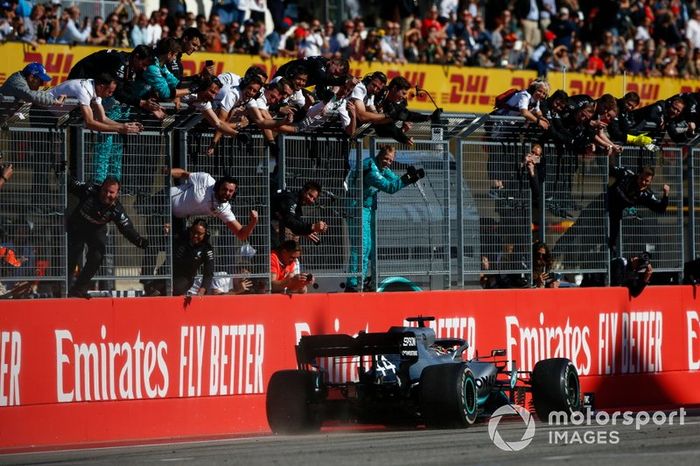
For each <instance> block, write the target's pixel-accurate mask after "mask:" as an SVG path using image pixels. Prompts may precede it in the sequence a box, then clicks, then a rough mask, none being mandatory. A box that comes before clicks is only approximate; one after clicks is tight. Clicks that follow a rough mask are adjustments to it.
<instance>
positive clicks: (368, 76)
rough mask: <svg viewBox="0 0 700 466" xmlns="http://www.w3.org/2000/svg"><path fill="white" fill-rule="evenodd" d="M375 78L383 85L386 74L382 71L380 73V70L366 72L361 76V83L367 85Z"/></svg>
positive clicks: (385, 80)
mask: <svg viewBox="0 0 700 466" xmlns="http://www.w3.org/2000/svg"><path fill="white" fill-rule="evenodd" d="M375 79H378V80H379V81H381V82H382V84H384V85H386V83H387V77H386V75H385V74H384V73H382V72H381V71H375V72H373V73H368V74H366V75H365V77H364V78H362V84H364V85H365V86H367V85H368V84H369V83H371V82H372V81H373V80H375Z"/></svg>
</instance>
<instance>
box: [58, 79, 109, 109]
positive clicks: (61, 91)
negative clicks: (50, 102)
mask: <svg viewBox="0 0 700 466" xmlns="http://www.w3.org/2000/svg"><path fill="white" fill-rule="evenodd" d="M49 93H50V94H51V96H52V97H53V98H54V99H58V98H59V97H60V96H62V95H65V96H66V97H68V98H69V99H78V101H79V102H80V105H87V106H90V104H91V103H93V102H94V103H96V104H98V105H102V99H101V98H100V97H97V94H96V92H95V80H94V79H69V80H68V81H64V82H62V83H61V84H59V85H58V86H56V87H54V88H53V89H51V90H49Z"/></svg>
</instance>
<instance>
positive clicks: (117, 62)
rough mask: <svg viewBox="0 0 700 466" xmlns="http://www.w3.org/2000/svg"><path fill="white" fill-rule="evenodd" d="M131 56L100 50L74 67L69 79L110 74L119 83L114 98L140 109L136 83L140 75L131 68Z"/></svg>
mask: <svg viewBox="0 0 700 466" xmlns="http://www.w3.org/2000/svg"><path fill="white" fill-rule="evenodd" d="M130 59H131V54H130V53H128V52H121V51H118V50H113V49H108V50H100V51H99V52H95V53H93V54H90V55H88V56H87V57H85V58H83V59H82V60H80V61H79V62H78V63H76V64H75V65H73V68H71V70H70V73H69V74H68V79H95V78H96V77H97V76H99V75H100V74H102V73H108V74H110V75H112V76H114V78H115V79H116V81H117V88H116V89H115V90H114V96H113V97H114V98H115V99H117V100H118V101H119V102H122V103H125V104H129V105H132V106H134V107H138V106H139V103H140V100H141V99H140V98H139V96H138V95H137V93H136V89H135V87H136V86H135V83H136V80H137V78H138V75H139V73H137V71H136V70H135V69H134V68H133V67H132V66H131V60H130Z"/></svg>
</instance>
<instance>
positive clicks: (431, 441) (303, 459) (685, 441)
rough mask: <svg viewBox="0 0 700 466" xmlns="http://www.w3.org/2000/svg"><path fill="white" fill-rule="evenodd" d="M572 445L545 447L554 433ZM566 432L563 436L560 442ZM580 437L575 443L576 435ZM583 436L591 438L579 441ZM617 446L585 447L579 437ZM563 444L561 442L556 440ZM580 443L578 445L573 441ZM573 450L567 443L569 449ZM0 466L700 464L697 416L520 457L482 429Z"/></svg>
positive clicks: (151, 450)
mask: <svg viewBox="0 0 700 466" xmlns="http://www.w3.org/2000/svg"><path fill="white" fill-rule="evenodd" d="M554 430H556V431H557V432H558V433H559V435H560V436H561V435H567V436H568V439H569V441H570V443H568V444H565V443H564V442H563V441H562V440H559V441H558V442H557V444H553V443H550V439H553V435H554V434H553V433H551V432H553V431H554ZM498 432H499V433H500V434H501V437H502V439H503V440H505V441H507V442H510V441H518V440H521V439H522V436H523V434H524V433H525V424H524V422H523V421H522V420H521V419H520V418H519V417H510V418H503V419H502V420H501V422H500V424H499V425H498ZM564 432H567V434H564ZM574 432H578V434H579V435H575V434H574ZM584 432H592V433H589V434H584ZM613 432H617V433H618V434H617V435H618V438H619V441H618V442H617V443H615V444H611V443H603V442H600V443H597V444H586V443H585V441H584V438H585V436H586V435H587V436H588V438H589V439H590V438H592V436H595V440H596V442H597V441H598V439H599V438H601V439H604V438H607V439H610V438H611V437H614V435H613ZM560 438H561V437H560ZM577 438H578V439H580V441H577V440H576V439H577ZM571 442H573V443H571ZM0 463H2V464H36V465H38V464H51V465H63V464H66V465H68V464H70V465H93V464H94V465H119V466H124V465H132V464H134V465H171V464H177V465H179V464H183V465H219V464H222V465H223V464H233V465H281V466H282V465H283V466H286V465H303V466H316V465H319V466H321V465H323V466H327V465H331V466H343V465H353V466H356V465H365V464H371V465H374V464H376V465H383V466H390V465H404V466H405V465H432V464H435V465H440V466H448V465H465V464H484V465H493V464H504V465H509V464H512V465H522V464H540V465H541V464H552V465H558V464H563V463H566V464H581V465H587V466H590V465H595V466H602V465H616V466H620V465H627V464H634V465H654V466H658V465H659V464H664V465H676V464H688V465H698V464H700V416H699V415H698V413H693V415H687V416H686V417H685V423H684V425H678V423H677V422H674V425H672V426H670V425H668V424H665V425H663V426H656V425H652V424H651V423H650V425H646V426H642V427H640V429H639V430H636V429H635V426H634V425H630V426H623V425H616V426H612V425H607V426H591V427H588V426H582V427H575V426H567V427H561V426H560V427H550V426H547V425H546V424H540V423H539V422H538V423H537V427H536V431H535V435H534V437H533V439H532V442H531V443H530V444H529V445H528V446H526V447H525V448H524V449H522V450H521V451H517V452H506V451H502V450H500V449H498V448H497V447H496V446H495V445H494V444H493V442H492V441H491V439H490V437H489V433H488V423H487V422H484V421H481V422H479V423H478V424H475V425H474V426H471V427H470V428H468V429H460V430H425V429H402V430H386V429H381V430H358V429H357V428H353V429H340V428H338V429H332V430H331V431H323V432H322V433H320V434H313V435H303V436H258V437H246V438H233V439H223V440H217V441H207V442H190V443H168V444H160V445H146V446H134V447H114V448H98V449H89V450H69V451H61V452H46V453H29V454H18V455H4V456H0Z"/></svg>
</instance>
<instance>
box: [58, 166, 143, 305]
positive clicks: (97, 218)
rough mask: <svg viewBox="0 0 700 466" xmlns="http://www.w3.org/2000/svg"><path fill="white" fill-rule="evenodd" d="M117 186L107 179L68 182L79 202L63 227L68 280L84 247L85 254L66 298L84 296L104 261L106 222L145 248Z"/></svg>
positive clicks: (118, 185)
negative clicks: (64, 229) (81, 265)
mask: <svg viewBox="0 0 700 466" xmlns="http://www.w3.org/2000/svg"><path fill="white" fill-rule="evenodd" d="M120 187H121V184H120V183H119V181H118V180H117V179H116V178H111V177H108V178H107V179H105V180H104V181H103V182H102V184H101V185H93V184H90V185H88V184H86V183H81V182H78V181H76V180H74V179H71V181H70V184H69V190H70V192H71V193H72V194H75V195H76V196H78V198H79V199H80V202H79V203H78V206H77V207H76V208H75V210H74V211H73V213H72V214H71V216H70V217H69V219H68V222H67V225H66V230H67V232H68V276H69V277H71V276H72V275H73V271H74V270H75V267H76V266H77V265H78V262H79V261H80V258H81V256H82V255H83V249H84V248H85V246H87V254H86V261H85V265H84V266H83V268H82V270H81V271H80V274H79V275H78V278H77V279H76V280H75V283H74V284H73V286H72V287H71V288H70V290H69V292H68V295H69V296H77V297H87V290H88V287H89V285H90V280H92V277H94V276H95V273H97V270H98V269H99V268H100V265H101V264H102V259H103V258H104V254H105V241H106V238H107V224H108V223H109V222H114V224H115V225H116V226H117V229H118V230H119V232H120V233H121V234H122V235H124V237H125V238H126V239H128V240H129V241H130V242H131V243H132V244H134V245H135V246H136V247H138V248H141V249H146V247H147V246H148V240H147V239H146V238H143V237H142V236H141V235H139V233H138V232H137V231H136V229H135V228H134V224H133V223H132V222H131V219H130V218H129V216H128V215H126V212H124V208H123V207H122V204H121V202H119V189H120Z"/></svg>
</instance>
